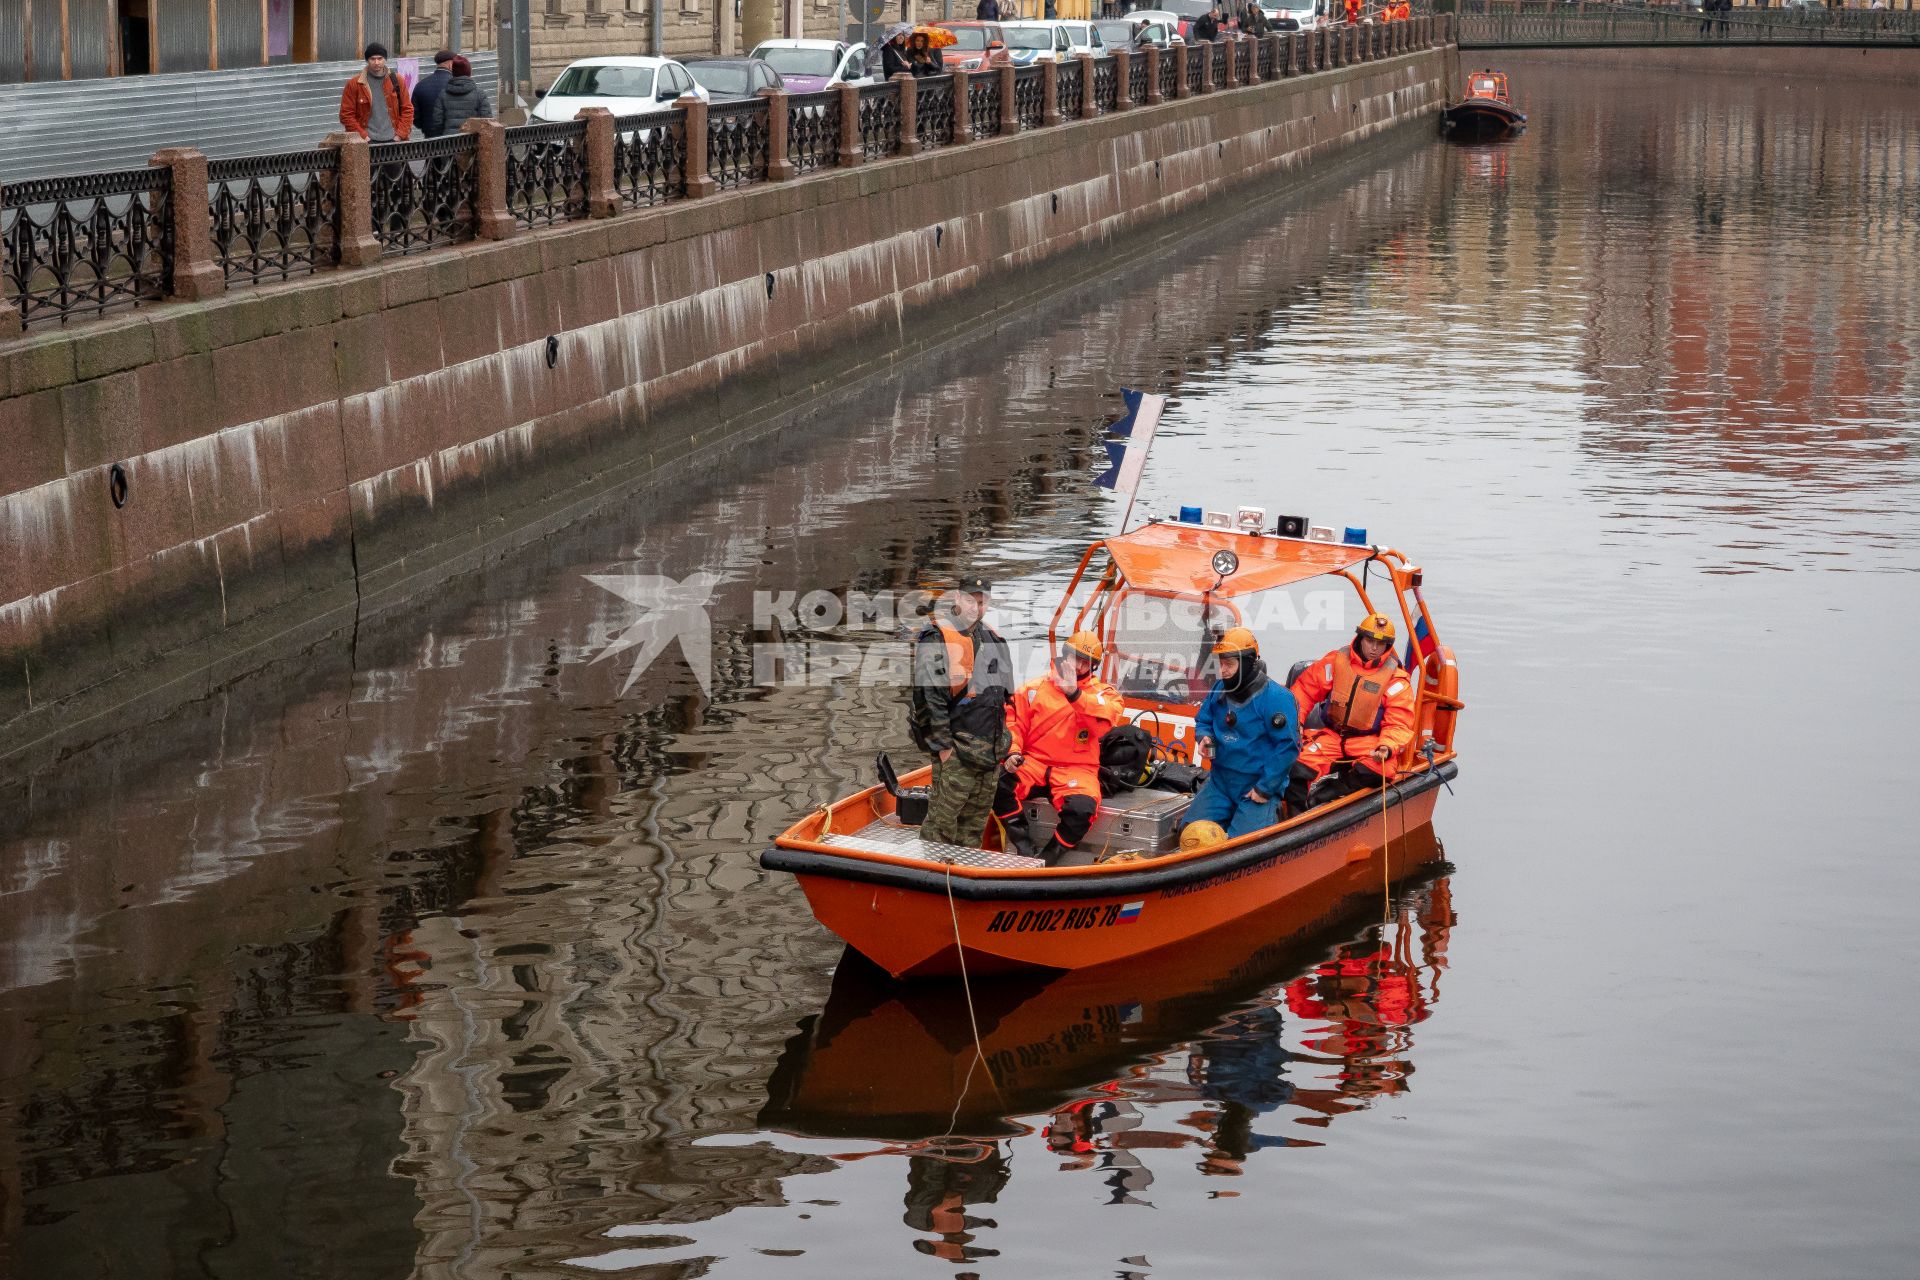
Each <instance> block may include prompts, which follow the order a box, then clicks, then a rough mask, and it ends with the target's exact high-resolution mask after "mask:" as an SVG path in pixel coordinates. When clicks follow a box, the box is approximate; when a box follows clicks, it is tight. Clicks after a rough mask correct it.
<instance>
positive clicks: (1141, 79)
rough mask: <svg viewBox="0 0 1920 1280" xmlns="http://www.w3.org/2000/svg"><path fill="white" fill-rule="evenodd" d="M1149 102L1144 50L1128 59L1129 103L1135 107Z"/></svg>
mask: <svg viewBox="0 0 1920 1280" xmlns="http://www.w3.org/2000/svg"><path fill="white" fill-rule="evenodd" d="M1146 100H1147V55H1146V52H1145V51H1144V50H1142V51H1141V52H1139V53H1136V54H1134V55H1133V56H1132V57H1131V58H1128V59H1127V101H1128V102H1131V103H1133V104H1134V105H1135V106H1140V105H1142V104H1144V103H1145V102H1146Z"/></svg>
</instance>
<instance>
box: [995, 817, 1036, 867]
mask: <svg viewBox="0 0 1920 1280" xmlns="http://www.w3.org/2000/svg"><path fill="white" fill-rule="evenodd" d="M1000 826H1001V829H1002V830H1003V831H1005V832H1006V837H1007V852H1008V853H1017V854H1019V855H1020V856H1021V857H1023V858H1031V857H1033V829H1032V828H1031V827H1029V826H1028V825H1027V815H1026V814H1025V813H1016V814H1014V815H1013V816H1012V817H1011V818H1002V819H1000Z"/></svg>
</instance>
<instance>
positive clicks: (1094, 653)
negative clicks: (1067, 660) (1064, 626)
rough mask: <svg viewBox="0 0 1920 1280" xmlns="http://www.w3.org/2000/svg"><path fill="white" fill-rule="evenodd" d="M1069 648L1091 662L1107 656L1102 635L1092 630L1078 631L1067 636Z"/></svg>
mask: <svg viewBox="0 0 1920 1280" xmlns="http://www.w3.org/2000/svg"><path fill="white" fill-rule="evenodd" d="M1067 649H1068V651H1069V652H1071V653H1077V654H1079V655H1080V656H1081V657H1083V658H1085V659H1087V660H1088V661H1089V662H1098V661H1100V659H1101V658H1103V657H1105V656H1106V652H1107V651H1106V649H1105V648H1103V647H1102V646H1101V644H1100V637H1099V636H1097V635H1095V634H1093V632H1091V631H1076V632H1074V633H1073V634H1072V635H1070V636H1068V637H1067Z"/></svg>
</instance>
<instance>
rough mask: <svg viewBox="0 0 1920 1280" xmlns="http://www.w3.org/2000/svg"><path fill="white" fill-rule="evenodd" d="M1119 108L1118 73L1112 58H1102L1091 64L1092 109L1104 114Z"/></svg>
mask: <svg viewBox="0 0 1920 1280" xmlns="http://www.w3.org/2000/svg"><path fill="white" fill-rule="evenodd" d="M1119 107H1120V72H1119V71H1118V70H1116V69H1115V67H1114V62H1113V59H1112V58H1102V59H1100V61H1098V62H1096V63H1094V64H1093V109H1094V111H1095V112H1096V113H1100V114H1105V113H1106V112H1109V111H1116V110H1118V109H1119Z"/></svg>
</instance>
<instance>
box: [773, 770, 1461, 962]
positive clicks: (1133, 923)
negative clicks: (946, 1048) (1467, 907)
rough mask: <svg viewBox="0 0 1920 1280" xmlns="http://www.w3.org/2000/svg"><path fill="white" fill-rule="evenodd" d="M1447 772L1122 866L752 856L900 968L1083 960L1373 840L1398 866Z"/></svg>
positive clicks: (1326, 866)
mask: <svg viewBox="0 0 1920 1280" xmlns="http://www.w3.org/2000/svg"><path fill="white" fill-rule="evenodd" d="M1454 772H1455V766H1454V765H1453V764H1452V763H1451V762H1446V763H1443V764H1441V765H1440V766H1439V767H1438V768H1436V769H1433V770H1431V771H1423V772H1421V773H1419V774H1416V775H1413V776H1411V777H1409V778H1406V779H1403V780H1402V781H1400V782H1398V783H1396V784H1394V785H1393V786H1392V787H1391V788H1389V789H1388V792H1387V800H1386V805H1385V813H1384V814H1383V813H1382V803H1381V798H1380V796H1379V795H1378V793H1374V794H1365V793H1363V794H1361V795H1358V796H1354V797H1351V798H1349V799H1348V800H1347V801H1345V802H1343V803H1341V804H1339V805H1336V806H1333V807H1331V808H1330V809H1329V810H1328V811H1327V812H1325V813H1324V814H1316V815H1309V816H1308V819H1307V820H1306V821H1304V822H1301V823H1297V824H1290V825H1289V826H1288V827H1286V828H1282V829H1280V830H1278V831H1276V832H1275V833H1274V834H1273V835H1272V836H1270V837H1268V838H1266V839H1264V840H1256V841H1252V842H1250V843H1248V844H1247V845H1245V846H1242V847H1239V848H1236V849H1231V850H1223V851H1222V852H1221V854H1220V855H1219V856H1218V857H1217V858H1208V859H1202V860H1198V861H1188V862H1185V863H1183V864H1181V865H1179V866H1177V867H1170V868H1164V869H1153V868H1152V864H1145V868H1146V869H1143V870H1140V871H1138V872H1134V873H1130V874H1126V875H1113V874H1111V873H1107V874H1102V875H1089V876H1067V877H1058V876H1049V877H1045V878H1042V877H1037V876H1036V877H1024V878H1006V879H996V880H986V881H982V880H979V879H972V878H968V877H964V876H955V875H951V874H950V873H946V874H943V873H942V872H941V871H940V870H939V869H938V868H934V867H914V868H909V867H901V866H875V865H872V864H869V863H859V862H855V861H853V860H850V859H844V858H835V857H833V856H832V855H830V854H821V853H818V852H812V851H808V850H802V849H788V848H781V847H778V846H776V847H774V848H772V849H769V850H768V851H767V852H766V853H765V854H764V855H763V856H762V858H761V864H762V865H763V866H766V867H768V868H769V869H772V870H783V871H791V872H793V873H794V875H795V877H796V878H797V879H798V880H799V882H800V886H801V888H802V890H803V891H804V892H805V893H806V895H807V901H808V903H809V905H810V906H811V907H812V908H813V912H814V915H815V916H816V917H818V919H819V920H820V922H821V923H822V924H824V925H825V926H826V927H827V928H829V929H831V930H832V931H833V932H834V933H836V934H838V935H839V936H840V937H841V938H843V939H845V940H846V942H847V943H848V944H849V945H850V946H852V947H853V948H854V949H855V950H857V951H859V952H860V953H861V954H862V955H864V956H866V957H867V958H868V959H870V960H872V961H873V962H874V963H875V964H877V965H879V966H880V967H881V968H883V969H885V970H886V971H887V972H888V973H890V974H892V975H893V976H894V977H896V978H933V977H946V976H951V975H955V974H958V973H959V972H960V970H961V968H962V965H963V964H964V966H965V969H966V971H967V973H968V974H969V975H981V974H995V973H1008V972H1015V971H1020V970H1072V969H1085V968H1092V967H1096V966H1099V965H1106V964H1113V963H1116V962H1118V961H1123V960H1129V959H1132V958H1134V957H1136V956H1142V955H1146V954H1148V953H1150V952H1153V951H1157V950H1160V949H1161V948H1163V947H1169V946H1173V945H1175V944H1177V943H1181V942H1184V941H1186V940H1188V939H1190V938H1194V937H1196V936H1198V935H1200V934H1203V933H1206V932H1208V931H1210V930H1212V929H1216V928H1219V927H1221V926H1223V925H1226V924H1228V923H1230V922H1232V921H1234V920H1238V919H1240V918H1241V917H1244V916H1246V915H1249V914H1251V913H1253V912H1256V911H1259V910H1261V909H1263V908H1265V907H1267V906H1268V905H1270V904H1272V903H1274V902H1277V901H1279V900H1281V899H1283V898H1286V897H1287V896H1289V895H1291V894H1295V893H1298V892H1300V891H1301V890H1302V889H1303V888H1305V887H1307V886H1308V885H1310V884H1312V883H1313V882H1315V881H1317V880H1319V879H1321V878H1323V877H1326V876H1330V875H1334V874H1336V873H1339V872H1341V871H1343V870H1344V869H1345V868H1347V867H1348V866H1349V865H1350V864H1352V863H1355V862H1359V861H1363V860H1367V859H1369V858H1372V857H1373V856H1374V855H1375V854H1376V853H1377V852H1379V851H1381V850H1382V849H1383V848H1385V849H1389V850H1390V851H1391V852H1390V856H1389V857H1388V858H1387V863H1386V868H1385V870H1384V872H1383V875H1385V876H1386V877H1389V878H1393V879H1397V878H1399V877H1401V876H1403V875H1405V874H1406V873H1407V872H1408V871H1409V870H1410V869H1411V867H1412V866H1413V859H1414V858H1415V857H1416V853H1415V851H1414V849H1413V848H1412V847H1411V846H1409V845H1408V843H1407V837H1408V836H1409V835H1410V834H1411V833H1413V832H1416V831H1419V830H1420V829H1421V828H1423V827H1425V826H1427V825H1428V823H1430V822H1431V821H1432V818H1433V806H1434V801H1435V799H1436V798H1437V797H1438V795H1439V790H1440V787H1441V785H1442V784H1443V783H1444V782H1445V781H1446V780H1447V779H1449V778H1451V777H1452V776H1453V775H1454ZM956 942H957V945H956Z"/></svg>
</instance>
